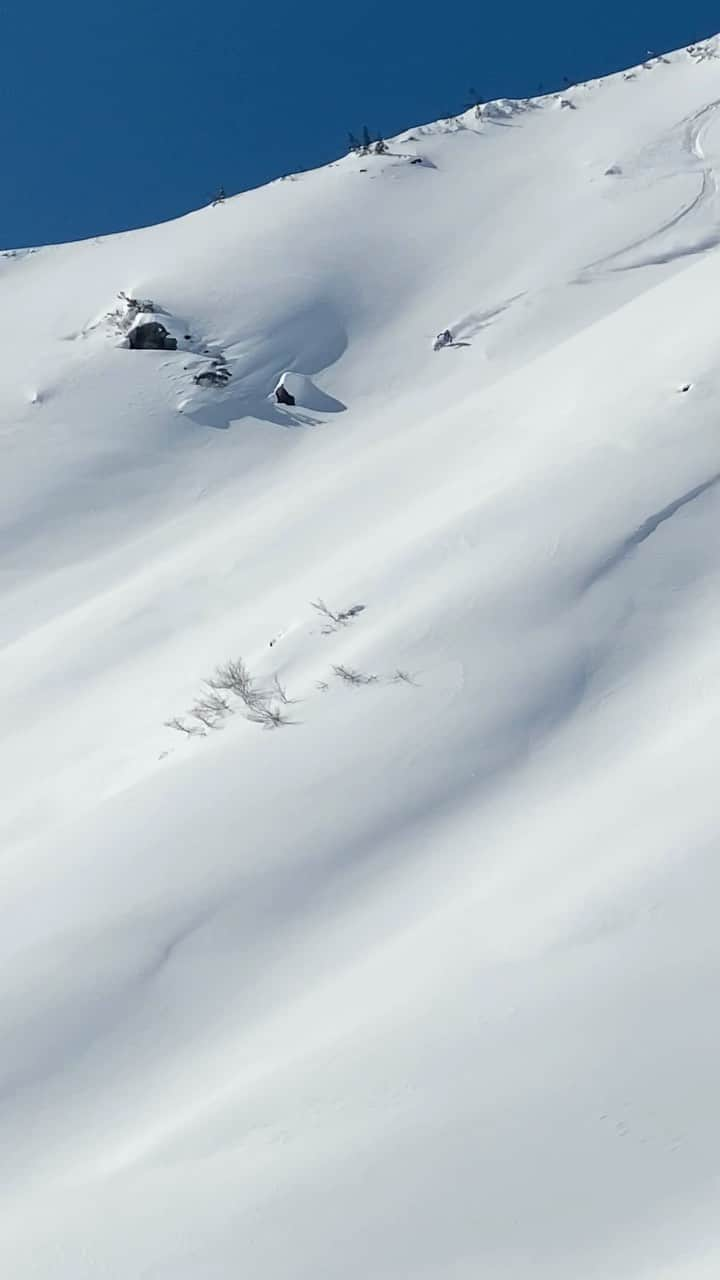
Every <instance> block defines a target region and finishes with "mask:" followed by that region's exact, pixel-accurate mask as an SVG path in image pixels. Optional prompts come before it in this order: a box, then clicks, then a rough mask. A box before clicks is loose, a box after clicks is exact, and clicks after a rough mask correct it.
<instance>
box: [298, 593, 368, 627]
mask: <svg viewBox="0 0 720 1280" xmlns="http://www.w3.org/2000/svg"><path fill="white" fill-rule="evenodd" d="M310 605H311V608H313V609H315V610H316V611H317V612H318V613H319V614H320V615H321V617H323V618H324V619H325V620H326V625H325V626H324V627H323V628H322V634H323V635H324V636H329V635H332V633H333V632H334V631H339V630H340V627H346V626H347V624H348V623H349V622H350V621H352V619H353V618H356V617H357V615H358V614H359V613H362V612H363V610H364V608H365V605H364V604H352V605H350V608H349V609H342V610H340V612H339V613H335V612H334V610H332V609H330V608H329V607H328V605H326V603H325V601H324V600H311V601H310Z"/></svg>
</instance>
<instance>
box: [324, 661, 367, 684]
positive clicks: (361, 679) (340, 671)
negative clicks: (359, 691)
mask: <svg viewBox="0 0 720 1280" xmlns="http://www.w3.org/2000/svg"><path fill="white" fill-rule="evenodd" d="M333 672H334V673H335V675H336V676H337V678H338V680H344V681H345V683H346V684H352V685H361V684H377V681H378V677H377V676H372V675H366V674H365V673H364V672H363V671H356V670H355V669H354V668H353V667H345V666H342V665H341V666H335V665H333Z"/></svg>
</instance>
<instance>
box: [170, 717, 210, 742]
mask: <svg viewBox="0 0 720 1280" xmlns="http://www.w3.org/2000/svg"><path fill="white" fill-rule="evenodd" d="M165 727H166V728H167V729H177V731H178V733H186V734H187V736H188V738H204V737H205V730H204V729H201V728H200V726H199V725H196V724H184V723H183V721H182V720H181V719H180V717H179V716H173V718H172V720H166V721H165Z"/></svg>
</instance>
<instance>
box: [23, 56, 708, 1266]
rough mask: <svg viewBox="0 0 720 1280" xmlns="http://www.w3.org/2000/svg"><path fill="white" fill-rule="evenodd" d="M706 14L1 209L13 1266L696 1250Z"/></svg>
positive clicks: (704, 807)
mask: <svg viewBox="0 0 720 1280" xmlns="http://www.w3.org/2000/svg"><path fill="white" fill-rule="evenodd" d="M718 53H720V43H719V42H718V41H716V40H712V41H709V42H707V43H706V44H705V45H703V46H698V47H696V48H695V49H693V50H690V51H682V52H680V53H677V54H673V55H672V56H670V57H669V58H667V59H660V60H654V61H653V62H652V63H650V64H648V65H646V66H645V67H642V68H638V69H636V70H635V71H634V72H632V73H627V74H626V75H619V76H616V77H613V78H611V79H609V80H606V81H602V82H597V83H593V84H589V85H582V86H578V87H576V88H573V89H570V90H568V91H567V92H566V93H565V94H564V96H563V97H562V98H560V97H550V98H545V99H538V100H533V101H531V102H525V103H496V104H490V105H489V106H486V107H485V108H483V109H482V110H481V111H480V112H479V113H478V114H477V115H476V114H475V113H469V114H468V115H467V116H465V117H462V118H461V119H459V120H457V121H447V122H444V123H441V124H437V125H431V126H427V127H424V128H421V129H417V130H415V131H413V132H412V133H410V134H407V135H403V136H402V137H400V138H398V139H396V140H394V141H393V143H392V144H391V145H390V150H389V154H388V155H382V156H375V155H373V156H367V157H362V156H349V157H347V158H345V159H343V160H341V161H339V162H338V163H337V164H335V165H331V166H330V167H328V168H326V169H323V170H321V171H318V172H313V173H308V174H303V175H301V176H298V177H296V178H291V179H287V180H284V181H279V182H277V183H274V184H272V185H271V186H269V187H267V188H265V189H263V190H259V191H254V192H251V193H249V194H246V195H243V196H240V197H237V198H236V199H233V200H229V201H227V202H226V203H225V204H221V205H218V206H217V207H214V208H209V209H205V210H202V211H201V212H199V213H196V214H193V215H191V216H190V217H187V218H183V219H182V220H180V221H178V222H175V223H172V224H168V225H165V226H160V227H155V228H151V229H147V230H144V231H139V232H133V233H128V234H125V235H120V236H115V237H113V238H110V239H106V240H102V241H100V240H98V241H90V242H87V243H82V244H74V245H69V246H65V247H61V248H52V249H40V250H37V251H34V252H28V253H18V254H15V255H12V254H8V255H5V256H3V257H1V258H0V350H1V351H2V355H3V370H4V371H3V377H2V380H1V383H0V449H1V458H2V467H1V469H0V549H1V556H0V587H1V590H2V597H1V598H2V611H1V615H0V646H1V647H0V693H1V697H2V707H3V717H2V721H3V733H2V735H1V739H2V740H1V742H0V767H1V774H0V776H2V779H3V802H2V806H0V842H1V847H2V860H1V862H0V867H1V871H2V874H1V878H0V907H1V910H2V930H1V931H0V954H1V956H2V968H1V971H0V1029H1V1033H2V1035H1V1041H0V1043H1V1044H2V1054H1V1056H0V1159H1V1160H2V1166H3V1177H2V1183H1V1185H2V1192H1V1193H0V1208H1V1214H0V1220H1V1221H2V1230H1V1231H0V1270H1V1271H2V1274H3V1275H7V1276H12V1277H13V1278H14V1280H98V1278H99V1277H107V1280H129V1278H130V1277H133V1278H135V1277H138V1278H140V1277H142V1278H143V1280H226V1277H229V1276H231V1275H232V1276H241V1275H243V1276H244V1275H247V1276H253V1277H258V1278H260V1277H261V1278H262V1280H317V1278H318V1277H324V1278H325V1277H327V1278H329V1277H335V1276H343V1277H344V1280H367V1278H368V1277H373V1280H401V1278H402V1280H407V1278H410V1277H412V1278H413V1280H420V1277H423V1278H427V1280H430V1278H432V1280H436V1278H437V1280H440V1278H442V1280H450V1278H452V1280H466V1278H467V1280H470V1278H472V1280H477V1277H480V1276H488V1277H490V1276H492V1277H493V1280H500V1278H502V1280H530V1277H532V1280H545V1278H547V1280H578V1277H582V1280H592V1278H594V1277H598V1280H599V1278H600V1277H602V1280H608V1277H612V1280H670V1277H672V1278H673V1280H675V1278H676V1277H678V1276H682V1277H683V1280H704V1278H705V1277H709V1276H710V1275H711V1274H712V1275H713V1276H714V1275H715V1274H716V1272H717V1268H718V1265H720V1250H719V1249H718V1244H717V1196H718V1156H717V1152H718V1145H719V1143H720V1114H719V1111H718V1105H717V1071H718V1051H719V1049H720V1032H719V1031H718V1026H717V1017H716V1012H715V1008H716V997H717V982H718V976H719V973H718V971H719V969H720V944H719V943H718V941H717V931H716V928H715V918H714V917H715V901H716V894H717V892H718V890H720V865H719V864H718V857H717V854H718V816H717V782H716V772H717V770H716V754H717V752H716V746H717V722H718V715H719V714H720V664H719V663H718V657H717V639H716V626H717V624H718V622H719V621H720V593H719V590H718V588H719V587H720V572H719V567H720V557H719V556H718V537H717V527H718V516H719V515H720V507H719V500H720V427H719V425H718V424H719V417H718V404H719V403H720V326H719V324H718V304H717V299H718V296H719V295H720V255H719V254H718V253H717V252H713V250H714V249H715V246H716V245H717V244H718V243H720V195H719V194H718V180H719V178H720V105H718V104H720V57H718V56H717V55H718ZM418 160H419V161H420V163H416V161H418ZM121 292H124V294H125V295H126V298H127V297H129V298H135V299H144V300H151V301H152V306H151V307H150V303H149V301H148V307H149V310H148V311H146V312H144V313H143V312H139V311H138V309H137V307H133V306H132V305H130V304H128V303H127V301H126V300H123V299H120V300H119V299H118V295H119V294H120V293H121ZM148 319H149V320H150V322H151V323H158V324H163V325H164V326H165V329H166V330H167V331H168V333H169V334H170V335H171V336H172V337H175V338H176V339H177V340H178V349H177V350H176V351H172V350H161V351H160V350H131V349H129V347H128V338H127V332H128V329H129V327H130V326H131V325H132V324H133V323H135V322H136V321H141V322H142V321H143V320H144V321H148ZM445 328H448V329H449V330H450V333H451V336H452V339H453V341H452V344H451V345H448V346H445V347H443V348H442V349H441V350H438V351H435V352H434V351H433V350H432V346H433V338H434V337H435V334H436V333H438V332H440V331H442V330H444V329H445ZM283 373H286V374H287V375H288V376H287V377H286V378H285V379H284V380H283V382H284V385H285V386H286V388H287V389H288V391H289V393H290V395H291V396H292V397H294V398H295V404H284V405H283V404H278V403H277V402H276V401H275V399H274V397H273V396H272V391H273V388H274V387H275V386H276V385H277V384H278V381H279V380H280V379H281V375H283ZM203 374H205V375H208V376H206V377H205V378H203V376H202V375H203ZM293 375H295V376H293ZM296 375H303V376H296ZM196 378H199V379H200V380H199V381H196V380H195V379H196ZM317 601H325V602H326V604H327V606H328V608H329V609H330V610H331V611H332V612H333V613H334V614H335V615H336V617H337V615H339V614H346V615H348V616H345V617H340V618H339V619H338V620H337V621H335V622H333V621H331V620H329V619H328V618H327V617H323V615H322V613H321V612H320V611H319V610H318V609H316V608H313V604H312V602H317ZM359 606H363V607H362V609H361V608H360V607H359ZM240 658H241V659H242V660H243V661H244V663H245V664H246V666H247V669H248V671H249V672H250V674H251V676H252V678H253V680H254V682H255V684H254V686H253V687H254V689H255V690H258V689H259V690H261V691H264V690H272V696H267V697H265V698H260V700H259V702H257V701H256V703H255V711H254V712H251V716H252V717H253V718H251V719H247V718H246V717H245V714H244V712H245V708H244V706H243V703H242V700H241V698H240V697H238V696H236V695H235V694H232V693H231V694H227V695H226V694H225V693H222V694H221V695H220V696H223V697H227V702H228V705H229V707H230V713H229V714H227V715H224V716H223V717H222V719H221V721H220V723H219V725H218V727H217V728H216V729H212V728H210V729H208V730H207V732H206V733H204V735H202V734H201V733H200V732H199V731H200V730H201V727H202V726H201V724H200V722H199V721H198V720H197V719H193V718H192V716H191V715H189V714H188V709H192V707H193V705H194V704H195V702H196V699H197V698H198V696H199V695H200V694H201V692H202V686H203V680H204V678H206V677H208V676H211V675H212V673H213V672H214V671H215V670H216V669H217V668H218V667H220V666H222V665H223V664H227V662H228V661H229V660H235V659H240ZM343 673H344V675H343ZM235 674H236V676H237V672H236V673H235ZM275 677H277V679H278V681H279V684H280V687H282V688H284V689H285V690H286V691H287V697H288V698H289V699H290V700H292V701H291V702H290V703H289V704H287V705H285V704H284V703H283V702H282V699H281V697H280V694H279V693H278V691H277V687H276V686H275V685H274V684H273V681H274V678H275ZM221 683H223V681H221ZM224 683H228V681H225V682H224ZM236 683H237V680H236ZM251 701H252V698H251ZM276 711H277V712H278V713H279V714H280V716H281V717H286V718H287V719H288V720H289V721H290V722H291V723H289V724H286V725H283V724H281V725H280V726H279V727H277V728H272V727H271V728H270V730H269V731H266V730H265V728H264V727H263V720H264V721H265V723H266V724H267V722H268V719H270V720H272V717H273V716H274V715H275V712H276ZM175 717H179V718H180V724H181V725H182V726H184V727H185V729H190V730H198V732H193V733H192V734H191V735H187V734H186V733H184V732H183V730H182V728H176V729H174V730H173V729H171V728H168V727H167V723H166V722H169V721H172V720H173V718H175ZM211 718H212V716H211Z"/></svg>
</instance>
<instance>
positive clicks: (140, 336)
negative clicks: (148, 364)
mask: <svg viewBox="0 0 720 1280" xmlns="http://www.w3.org/2000/svg"><path fill="white" fill-rule="evenodd" d="M128 346H129V347H130V349H131V350H132V351H177V338H171V337H170V334H169V333H168V331H167V329H166V328H165V325H164V324H160V321H159V320H149V321H147V322H146V323H144V324H137V325H135V327H134V329H131V330H130V332H129V334H128Z"/></svg>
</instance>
